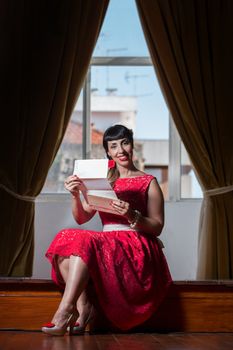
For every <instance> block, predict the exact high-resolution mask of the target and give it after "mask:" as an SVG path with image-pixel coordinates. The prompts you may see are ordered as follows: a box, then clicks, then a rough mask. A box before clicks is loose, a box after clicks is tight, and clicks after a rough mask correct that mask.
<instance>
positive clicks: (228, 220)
mask: <svg viewBox="0 0 233 350" xmlns="http://www.w3.org/2000/svg"><path fill="white" fill-rule="evenodd" d="M136 3H137V8H138V12H139V16H140V19H141V23H142V26H143V30H144V34H145V37H146V40H147V43H148V47H149V50H150V53H151V57H152V60H153V63H154V67H155V70H156V73H157V77H158V80H159V82H160V85H161V89H162V91H163V93H164V97H165V99H166V101H167V104H168V107H169V109H170V111H171V114H172V117H173V119H174V122H175V124H176V127H177V129H178V132H179V134H180V136H181V139H182V141H183V143H184V145H185V147H186V149H187V151H188V153H189V155H190V158H191V161H192V164H193V167H194V169H195V172H196V174H197V176H198V178H199V181H200V183H201V186H202V188H203V191H204V193H205V191H207V190H210V189H215V188H221V187H224V186H231V185H233V143H232V134H233V118H232V116H231V114H232V101H233V94H232V91H233V90H232V81H233V66H232V62H233V42H232V35H233V22H232V13H233V2H232V1H230V0H225V1H221V0H215V1H210V0H172V1H170V0H136ZM232 208H233V191H232V188H230V187H229V191H228V192H226V193H224V194H217V195H212V196H210V195H205V196H204V199H203V204H202V209H201V217H200V227H199V247H198V271H197V278H198V279H231V278H233V215H232Z"/></svg>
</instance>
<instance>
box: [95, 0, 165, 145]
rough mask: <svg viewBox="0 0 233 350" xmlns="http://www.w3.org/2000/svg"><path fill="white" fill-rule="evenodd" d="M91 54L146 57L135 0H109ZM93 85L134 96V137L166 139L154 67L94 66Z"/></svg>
mask: <svg viewBox="0 0 233 350" xmlns="http://www.w3.org/2000/svg"><path fill="white" fill-rule="evenodd" d="M93 56H143V57H144V56H149V52H148V49H147V45H146V41H145V38H144V34H143V31H142V27H141V24H140V20H139V16H138V13H137V9H136V5H135V1H134V0H110V3H109V7H108V10H107V13H106V16H105V20H104V23H103V26H102V29H101V32H100V36H99V39H98V41H97V44H96V47H95V50H94V54H93ZM91 74H92V88H96V89H98V93H99V94H106V90H105V89H106V88H107V87H108V88H116V89H117V95H129V96H132V95H136V96H137V100H138V115H137V119H136V130H135V136H136V137H137V138H146V139H155V138H156V139H168V109H167V106H166V103H165V101H164V98H163V96H162V93H161V90H160V87H159V84H158V81H157V79H156V76H155V73H154V68H153V67H108V68H107V67H93V68H92V72H91Z"/></svg>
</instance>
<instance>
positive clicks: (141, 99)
mask: <svg viewBox="0 0 233 350" xmlns="http://www.w3.org/2000/svg"><path fill="white" fill-rule="evenodd" d="M168 116H169V114H168V110H167V107H166V104H165V102H164V99H163V96H162V93H161V90H160V88H159V85H158V82H157V79H156V76H155V73H154V69H153V67H151V66H140V67H139V66H134V67H130V66H120V67H118V66H114V67H113V66H98V67H97V66H93V67H92V69H91V128H92V152H91V157H92V158H101V157H105V152H104V150H103V148H102V135H103V132H104V130H105V129H106V128H108V127H109V126H111V125H113V124H117V123H118V124H123V125H126V126H127V127H129V128H131V129H132V130H133V131H134V139H135V149H134V156H135V162H136V164H137V166H138V167H139V168H140V169H141V170H143V171H145V172H147V173H151V174H154V175H155V176H156V177H157V180H158V182H159V183H160V185H161V188H162V190H163V193H164V196H165V198H166V199H168V161H169V160H168V149H169V147H168V129H169V128H168V123H169V117H168Z"/></svg>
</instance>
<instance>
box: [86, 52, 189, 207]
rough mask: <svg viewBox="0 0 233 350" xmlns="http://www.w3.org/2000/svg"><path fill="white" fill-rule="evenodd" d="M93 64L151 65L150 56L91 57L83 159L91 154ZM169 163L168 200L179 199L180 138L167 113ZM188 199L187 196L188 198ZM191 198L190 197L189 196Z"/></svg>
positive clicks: (87, 86) (87, 85) (87, 87)
mask: <svg viewBox="0 0 233 350" xmlns="http://www.w3.org/2000/svg"><path fill="white" fill-rule="evenodd" d="M93 66H105V67H106V66H108V67H114V66H115V67H116V66H118V67H119V66H128V67H130V66H131V67H132V66H137V67H153V63H152V60H151V58H150V57H134V56H126V57H122V56H121V57H114V56H112V57H106V56H104V57H99V56H98V57H93V58H92V59H91V62H90V66H89V69H88V73H87V76H86V80H85V83H84V93H83V120H82V122H83V159H88V158H90V154H91V128H90V125H91V123H90V117H91V101H90V100H91V68H92V67H93ZM168 142H169V164H168V186H169V198H168V200H169V201H180V200H181V140H180V137H179V134H178V132H177V130H176V127H175V124H174V122H173V120H172V117H171V114H169V136H168ZM188 199H189V198H188ZM190 199H192V198H190Z"/></svg>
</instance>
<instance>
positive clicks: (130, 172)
mask: <svg viewBox="0 0 233 350" xmlns="http://www.w3.org/2000/svg"><path fill="white" fill-rule="evenodd" d="M117 168H118V171H119V174H120V177H131V176H134V175H135V174H136V173H137V172H139V170H138V169H137V168H135V166H134V165H132V167H130V168H124V167H121V166H118V167H117Z"/></svg>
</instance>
